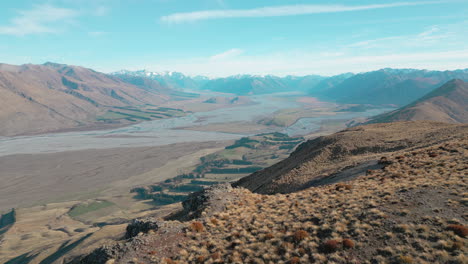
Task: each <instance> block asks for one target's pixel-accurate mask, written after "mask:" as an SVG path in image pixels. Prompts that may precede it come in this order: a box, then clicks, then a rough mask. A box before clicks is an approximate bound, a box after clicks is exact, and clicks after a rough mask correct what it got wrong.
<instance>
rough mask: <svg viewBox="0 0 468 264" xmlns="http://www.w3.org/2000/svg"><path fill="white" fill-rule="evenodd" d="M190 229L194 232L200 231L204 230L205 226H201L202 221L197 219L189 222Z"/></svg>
mask: <svg viewBox="0 0 468 264" xmlns="http://www.w3.org/2000/svg"><path fill="white" fill-rule="evenodd" d="M190 229H191V230H192V231H194V232H197V233H200V232H203V231H204V230H205V227H204V226H203V223H201V222H198V221H197V222H192V223H191V224H190Z"/></svg>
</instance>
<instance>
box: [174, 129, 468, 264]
mask: <svg viewBox="0 0 468 264" xmlns="http://www.w3.org/2000/svg"><path fill="white" fill-rule="evenodd" d="M434 154H437V155H434ZM467 154H468V140H467V139H466V138H464V139H463V140H458V141H450V142H445V143H443V144H439V145H435V146H432V147H428V148H422V149H419V150H413V151H412V152H396V153H394V155H388V156H386V157H385V159H383V160H384V162H385V167H384V168H383V169H379V170H372V171H371V172H368V174H367V175H365V176H361V177H359V178H356V179H355V180H352V181H350V182H345V183H339V184H332V185H328V186H321V187H314V188H309V189H306V190H304V191H300V192H296V193H290V194H276V195H261V194H255V193H251V192H250V191H248V190H246V189H243V188H235V189H232V191H231V192H232V193H231V194H234V195H235V196H236V197H237V199H236V201H235V202H233V203H230V204H228V205H227V206H226V208H225V209H224V210H223V211H220V212H217V213H213V214H207V216H206V217H201V218H200V219H197V220H196V221H192V222H191V223H190V224H189V228H187V229H186V231H185V240H184V241H183V242H181V243H180V245H179V246H180V248H181V252H184V254H178V255H177V256H174V257H173V259H172V260H173V261H179V262H180V263H202V262H203V263H284V264H286V263H431V262H432V263H459V264H462V263H467V262H466V261H467V258H466V251H467V244H468V243H467V241H466V235H467V234H466V232H467V231H466V230H467V228H466V222H467V220H468V217H467V215H466V213H465V211H466V205H464V204H463V201H464V200H463V199H466V198H467V196H468V194H467V192H466V190H467V179H466V172H467V168H468V167H467V166H466V165H465V164H467V156H468V155H467ZM208 210H209V209H208ZM208 215H209V216H208ZM202 259H203V260H202Z"/></svg>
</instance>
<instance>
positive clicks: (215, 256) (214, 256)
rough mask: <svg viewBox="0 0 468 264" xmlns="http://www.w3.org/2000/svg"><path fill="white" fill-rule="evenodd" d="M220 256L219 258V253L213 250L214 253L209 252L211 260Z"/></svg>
mask: <svg viewBox="0 0 468 264" xmlns="http://www.w3.org/2000/svg"><path fill="white" fill-rule="evenodd" d="M220 258H221V253H219V252H215V253H213V254H211V259H212V260H218V259H220Z"/></svg>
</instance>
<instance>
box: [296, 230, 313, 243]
mask: <svg viewBox="0 0 468 264" xmlns="http://www.w3.org/2000/svg"><path fill="white" fill-rule="evenodd" d="M308 236H309V233H307V231H305V230H298V231H296V232H295V233H294V235H293V239H294V241H296V242H300V241H302V240H304V239H306V238H307V237H308Z"/></svg>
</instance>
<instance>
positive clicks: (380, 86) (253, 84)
mask: <svg viewBox="0 0 468 264" xmlns="http://www.w3.org/2000/svg"><path fill="white" fill-rule="evenodd" d="M114 74H116V75H117V76H120V77H122V75H132V76H146V77H147V78H151V79H154V80H156V81H158V82H159V83H160V84H167V85H169V86H170V87H172V88H177V89H184V88H188V89H192V90H206V91H214V92H221V93H232V94H236V95H259V94H270V93H281V92H303V93H306V94H308V95H311V96H315V97H318V98H320V99H322V100H327V101H336V102H339V103H349V104H374V105H390V104H391V105H397V106H403V105H406V104H408V103H410V102H412V101H414V100H416V99H418V98H420V97H421V96H423V95H425V94H427V93H429V92H431V91H432V90H434V89H435V88H437V87H439V86H441V85H442V84H444V83H445V82H447V81H449V80H452V79H461V80H464V81H468V69H464V70H455V71H428V70H415V69H389V68H387V69H381V70H378V71H371V72H365V73H359V74H353V73H345V74H340V75H336V76H331V77H325V76H318V75H307V76H286V77H278V76H273V75H266V76H258V75H236V76H230V77H225V78H214V79H209V78H207V77H200V76H197V77H194V78H191V77H188V76H185V75H183V74H181V73H165V74H159V73H152V72H147V71H136V72H130V71H121V72H118V73H114Z"/></svg>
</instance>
